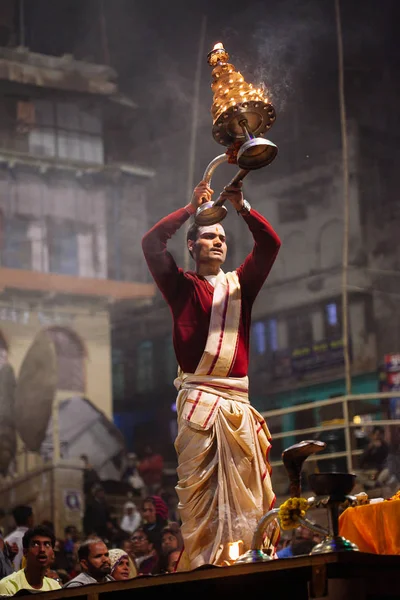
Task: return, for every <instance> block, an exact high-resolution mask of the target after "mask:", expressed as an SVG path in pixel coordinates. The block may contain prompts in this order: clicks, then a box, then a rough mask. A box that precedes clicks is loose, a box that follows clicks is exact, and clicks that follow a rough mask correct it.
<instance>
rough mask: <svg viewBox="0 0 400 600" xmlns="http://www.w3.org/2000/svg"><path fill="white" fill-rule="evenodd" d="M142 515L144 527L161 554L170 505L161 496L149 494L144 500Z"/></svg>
mask: <svg viewBox="0 0 400 600" xmlns="http://www.w3.org/2000/svg"><path fill="white" fill-rule="evenodd" d="M142 515H143V519H144V525H143V529H144V531H145V532H146V533H147V534H148V536H149V538H150V540H151V542H152V544H153V546H154V548H155V550H156V551H157V553H158V555H160V554H161V537H162V530H163V529H164V527H166V526H167V525H168V506H167V505H166V503H165V502H164V500H163V499H162V498H161V496H148V497H147V498H145V499H144V501H143V508H142Z"/></svg>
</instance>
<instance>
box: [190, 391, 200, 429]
mask: <svg viewBox="0 0 400 600" xmlns="http://www.w3.org/2000/svg"><path fill="white" fill-rule="evenodd" d="M202 393H203V392H202V391H201V390H199V393H198V394H197V398H196V400H195V401H194V403H193V406H192V408H191V410H190V413H189V414H188V418H187V420H188V421H190V417H191V416H192V415H193V413H194V411H195V410H196V406H197V405H198V403H199V401H200V397H201V395H202Z"/></svg>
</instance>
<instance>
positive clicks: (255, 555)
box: [235, 550, 273, 565]
mask: <svg viewBox="0 0 400 600" xmlns="http://www.w3.org/2000/svg"><path fill="white" fill-rule="evenodd" d="M269 560H273V559H272V558H271V556H269V555H268V554H266V553H265V552H263V551H262V550H248V551H247V552H245V553H244V554H242V556H239V558H238V559H236V560H235V565H247V564H249V563H258V562H268V561H269Z"/></svg>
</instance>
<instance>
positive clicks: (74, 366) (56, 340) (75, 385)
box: [47, 327, 85, 393]
mask: <svg viewBox="0 0 400 600" xmlns="http://www.w3.org/2000/svg"><path fill="white" fill-rule="evenodd" d="M47 335H48V336H49V337H50V339H51V341H52V342H53V344H54V348H55V352H56V356H57V372H58V384H57V388H58V389H59V390H73V391H74V392H81V393H84V391H85V376H84V358H85V352H84V348H83V345H82V342H81V341H80V339H79V338H78V336H77V335H76V334H75V333H74V332H73V331H70V330H69V329H64V328H63V327H51V328H50V329H48V330H47Z"/></svg>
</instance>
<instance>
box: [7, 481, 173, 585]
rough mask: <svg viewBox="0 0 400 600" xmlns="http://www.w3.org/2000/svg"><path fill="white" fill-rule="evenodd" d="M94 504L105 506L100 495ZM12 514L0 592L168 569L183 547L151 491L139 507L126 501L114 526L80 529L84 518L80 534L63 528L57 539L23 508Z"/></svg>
mask: <svg viewBox="0 0 400 600" xmlns="http://www.w3.org/2000/svg"><path fill="white" fill-rule="evenodd" d="M96 486H98V484H95V490H94V493H95V494H97V493H98V490H99V489H100V488H99V487H97V492H96ZM94 501H95V502H98V500H94ZM100 503H102V504H104V505H106V502H105V499H104V497H103V496H100ZM105 510H107V507H106V508H105ZM99 514H100V513H99ZM13 517H14V520H15V524H16V528H15V530H14V531H12V532H11V533H10V534H9V535H8V536H6V537H5V538H3V537H2V536H1V537H0V596H2V595H14V594H15V593H16V592H17V591H19V590H21V589H28V590H36V591H39V590H40V591H48V590H54V589H58V588H61V587H65V588H69V587H77V586H82V585H88V584H92V583H105V582H107V581H119V580H126V579H131V578H134V577H137V576H140V575H158V574H167V573H172V572H174V570H175V568H176V565H177V562H178V560H179V557H180V554H181V552H182V550H183V540H182V535H181V531H180V524H179V523H178V522H175V521H170V520H169V514H168V506H167V504H166V502H165V501H164V500H163V498H162V497H161V496H157V495H151V496H148V497H146V498H144V499H143V501H142V503H141V505H140V507H137V506H136V504H135V503H134V502H132V501H128V502H126V504H125V507H124V515H123V516H122V519H121V521H120V523H118V524H116V523H115V522H114V521H113V519H111V521H110V522H108V523H107V522H106V527H104V524H103V525H102V528H101V531H100V530H99V529H98V528H97V525H96V523H94V522H93V521H92V523H91V525H93V527H92V528H91V529H86V528H85V527H87V522H86V524H85V523H84V531H82V532H80V531H78V530H77V528H76V527H74V526H68V527H66V528H65V531H64V536H63V538H62V539H59V538H56V537H55V534H54V528H53V525H52V523H50V522H44V523H41V524H40V525H36V526H35V525H34V523H33V517H34V516H33V511H32V509H31V507H29V506H18V507H17V508H15V509H14V511H13ZM98 524H100V521H98ZM104 534H105V535H104Z"/></svg>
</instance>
